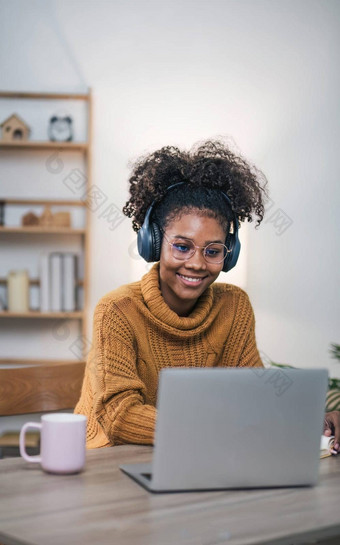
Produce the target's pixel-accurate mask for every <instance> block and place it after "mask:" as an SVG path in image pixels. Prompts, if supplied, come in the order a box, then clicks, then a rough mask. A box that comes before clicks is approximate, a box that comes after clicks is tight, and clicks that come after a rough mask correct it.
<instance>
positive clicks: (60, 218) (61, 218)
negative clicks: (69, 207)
mask: <svg viewBox="0 0 340 545" xmlns="http://www.w3.org/2000/svg"><path fill="white" fill-rule="evenodd" d="M53 227H71V214H70V212H55V213H54V214H53Z"/></svg>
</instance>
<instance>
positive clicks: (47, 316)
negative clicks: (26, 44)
mask: <svg viewBox="0 0 340 545" xmlns="http://www.w3.org/2000/svg"><path fill="white" fill-rule="evenodd" d="M1 99H29V100H38V101H45V100H56V99H57V100H73V101H78V100H80V101H84V102H85V103H86V105H87V139H86V141H84V142H82V141H81V142H74V141H72V142H52V141H47V140H46V141H37V140H27V141H20V140H19V141H11V142H6V141H1V140H0V152H2V153H5V152H6V151H7V150H8V151H11V153H20V152H21V151H23V150H24V151H26V152H28V151H29V152H30V153H34V152H36V151H44V150H57V151H65V152H67V151H72V152H77V153H81V154H82V155H83V157H84V161H85V165H86V177H87V190H88V189H89V188H90V187H91V185H92V181H91V178H92V176H91V175H92V155H91V143H92V97H91V91H90V90H89V92H88V93H75V94H72V93H31V92H7V91H0V100H1ZM0 205H2V206H3V205H4V206H5V207H9V206H20V205H23V206H33V205H38V206H47V205H50V206H68V207H84V214H85V227H84V228H63V227H41V226H0V246H1V240H3V237H6V236H15V237H17V236H19V237H22V236H25V239H24V240H25V244H26V245H27V238H26V237H28V236H29V237H31V236H35V235H44V236H47V237H48V236H62V237H65V236H71V235H78V236H79V237H80V244H81V248H82V253H83V256H84V273H83V274H84V276H83V279H81V280H79V281H78V283H77V285H78V287H82V289H83V308H82V309H81V310H77V311H74V312H40V311H35V310H30V311H29V312H26V313H16V312H8V311H0V320H1V322H2V321H3V320H6V319H10V320H15V319H23V318H25V319H27V320H30V319H33V320H36V319H40V320H51V319H52V320H55V319H72V320H79V321H80V322H81V332H82V336H83V337H84V338H86V336H87V320H86V318H87V308H88V288H89V224H90V210H89V207H88V206H87V201H86V199H84V200H77V199H74V200H70V199H65V200H63V199H44V198H42V199H39V198H32V199H29V198H19V197H15V196H14V195H13V196H11V198H7V197H3V198H2V195H1V190H0ZM20 240H21V238H20ZM8 268H10V264H9V267H8ZM29 282H30V285H31V286H36V287H38V288H39V286H40V281H39V279H37V278H30V281H29ZM5 283H6V278H1V277H0V285H1V284H2V285H3V284H5ZM83 356H84V358H85V356H86V354H85V353H84V354H83ZM4 361H6V362H9V361H11V362H12V363H18V362H19V361H20V362H21V363H23V364H24V363H30V362H31V361H32V359H27V360H26V359H20V360H16V359H11V360H9V359H8V358H5V359H3V358H2V355H1V353H0V363H1V362H4ZM34 361H35V362H36V363H37V364H43V363H45V361H46V359H45V358H44V359H41V360H39V361H37V360H36V359H35V360H34ZM72 361H74V360H72ZM65 363H67V362H66V361H65Z"/></svg>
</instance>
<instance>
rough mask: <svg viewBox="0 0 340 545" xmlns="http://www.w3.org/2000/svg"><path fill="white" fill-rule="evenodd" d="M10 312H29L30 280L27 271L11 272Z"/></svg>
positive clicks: (8, 285)
mask: <svg viewBox="0 0 340 545" xmlns="http://www.w3.org/2000/svg"><path fill="white" fill-rule="evenodd" d="M7 290H8V291H7V293H8V310H9V312H28V311H29V280H28V273H27V271H10V272H9V273H8V277H7Z"/></svg>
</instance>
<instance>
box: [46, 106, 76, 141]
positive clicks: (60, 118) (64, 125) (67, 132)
mask: <svg viewBox="0 0 340 545" xmlns="http://www.w3.org/2000/svg"><path fill="white" fill-rule="evenodd" d="M48 137H49V139H50V140H52V141H53V142H70V141H71V140H72V139H73V127H72V118H71V117H70V116H69V115H67V114H64V113H61V114H55V115H53V116H52V117H51V118H50V122H49V127H48Z"/></svg>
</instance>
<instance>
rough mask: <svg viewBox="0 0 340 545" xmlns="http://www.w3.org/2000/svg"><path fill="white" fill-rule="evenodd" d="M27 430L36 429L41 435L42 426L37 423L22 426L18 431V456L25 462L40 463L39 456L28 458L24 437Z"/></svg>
mask: <svg viewBox="0 0 340 545" xmlns="http://www.w3.org/2000/svg"><path fill="white" fill-rule="evenodd" d="M28 428H36V429H38V430H40V433H41V428H42V425H41V424H39V423H38V422H26V424H24V425H23V427H22V428H21V431H20V454H21V456H22V457H23V458H24V460H26V462H41V456H30V455H29V454H27V452H26V449H25V435H26V430H27V429H28Z"/></svg>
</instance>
